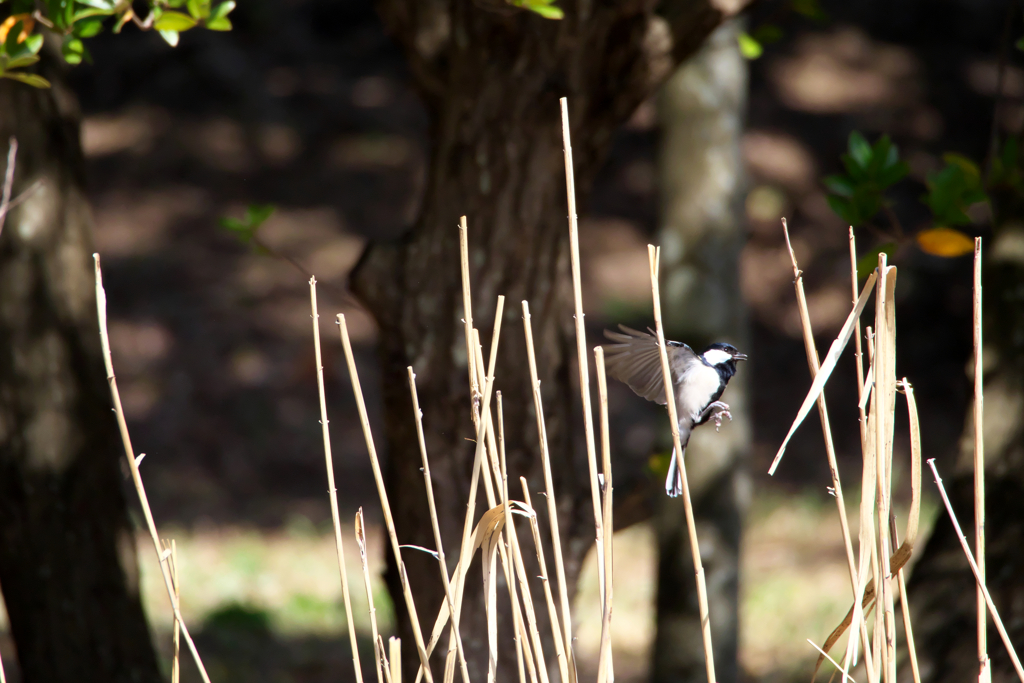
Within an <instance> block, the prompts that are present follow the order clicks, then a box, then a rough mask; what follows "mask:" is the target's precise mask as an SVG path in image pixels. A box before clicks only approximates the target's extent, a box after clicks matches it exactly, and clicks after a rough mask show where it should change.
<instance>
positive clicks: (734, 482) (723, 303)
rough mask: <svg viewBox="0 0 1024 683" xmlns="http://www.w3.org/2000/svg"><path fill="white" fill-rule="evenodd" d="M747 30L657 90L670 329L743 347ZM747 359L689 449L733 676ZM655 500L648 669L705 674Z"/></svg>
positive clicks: (725, 673) (680, 562)
mask: <svg viewBox="0 0 1024 683" xmlns="http://www.w3.org/2000/svg"><path fill="white" fill-rule="evenodd" d="M739 30H740V26H739V23H738V21H737V20H731V21H728V22H726V23H725V24H723V25H722V26H721V27H719V28H718V29H717V30H716V31H715V32H714V33H713V34H712V35H711V37H710V38H709V39H708V41H707V42H706V43H705V44H704V46H703V47H702V48H701V49H700V51H698V52H697V54H696V55H694V57H693V58H692V59H690V60H689V61H688V62H686V63H685V64H683V65H682V66H681V67H679V69H677V70H676V72H675V73H674V74H673V75H672V77H671V78H669V80H668V81H667V82H666V83H665V85H664V86H662V89H661V91H660V93H659V96H658V114H659V121H660V124H661V131H662V138H661V143H660V150H659V157H660V160H659V164H660V169H659V178H660V185H659V190H660V192H661V228H660V231H659V238H660V242H661V245H662V257H661V258H662V264H663V265H662V281H663V283H664V285H663V287H662V292H663V296H664V298H665V307H666V308H665V311H666V326H667V327H668V329H669V330H670V332H671V334H670V335H669V336H670V337H671V338H672V339H681V340H685V341H686V342H688V343H689V344H691V345H692V346H694V348H697V349H700V348H702V347H703V346H706V345H707V344H710V343H712V342H716V341H728V342H731V343H733V344H735V345H736V346H737V347H739V348H740V349H746V348H747V344H746V342H747V340H748V339H749V334H748V331H747V317H746V310H745V307H744V305H743V299H742V296H741V293H740V287H739V254H740V250H741V249H742V247H743V241H744V230H743V219H742V204H741V199H742V176H743V172H742V162H741V159H740V138H741V136H742V133H743V115H744V110H745V104H746V93H747V64H746V61H745V60H744V59H743V57H742V56H741V55H740V54H739V48H738V45H737V42H736V36H737V33H738V32H739ZM754 362H757V361H756V359H755V361H754ZM748 370H749V368H746V367H741V368H740V372H739V374H738V375H737V376H736V377H735V378H733V380H732V381H731V382H730V383H729V388H728V390H727V391H726V394H725V396H724V397H723V400H724V401H726V402H727V403H728V404H729V406H730V408H731V412H732V416H733V420H732V422H728V423H726V424H725V425H723V426H722V429H721V432H720V433H716V432H715V431H713V430H712V429H711V428H710V427H705V428H703V429H699V430H697V431H695V432H694V434H693V436H692V437H691V439H690V443H689V445H688V446H687V449H686V466H687V470H688V475H689V481H690V488H691V491H692V494H693V500H694V516H695V519H696V522H697V526H698V530H697V533H698V535H699V536H700V538H701V540H702V542H701V546H702V548H701V561H702V562H703V564H704V568H705V572H706V575H707V585H708V603H709V606H710V609H711V612H710V617H711V629H712V637H713V640H714V644H715V672H716V674H717V675H718V680H719V681H721V682H722V683H730V682H733V681H735V680H736V678H737V673H738V667H737V652H738V644H739V639H738V622H739V556H740V547H739V546H740V532H741V526H742V520H743V515H744V512H745V510H746V507H747V504H748V502H749V498H750V480H749V473H748V472H747V470H746V467H745V458H746V455H747V452H748V448H749V444H750V416H749V412H748V401H747V382H746V378H747V376H748V372H747V371H748ZM657 509H658V512H657V515H656V517H655V524H656V527H657V530H658V555H659V563H658V600H657V615H658V616H657V619H658V629H657V637H656V639H655V644H654V661H653V670H652V676H651V679H652V680H653V681H655V682H656V683H666V682H668V681H673V682H675V681H704V680H705V679H706V677H707V674H706V670H705V665H704V649H703V647H702V645H701V635H700V619H699V610H698V607H697V588H696V585H695V584H694V580H693V560H692V558H691V550H690V543H689V537H688V534H687V531H686V517H685V515H684V512H683V507H682V500H681V499H672V498H667V497H662V498H661V503H660V504H659V505H658V506H657ZM705 541H706V543H705Z"/></svg>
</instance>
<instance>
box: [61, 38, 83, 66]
mask: <svg viewBox="0 0 1024 683" xmlns="http://www.w3.org/2000/svg"><path fill="white" fill-rule="evenodd" d="M61 54H63V55H64V61H65V62H67V63H68V64H81V63H82V58H83V57H84V56H85V45H84V44H83V43H82V41H81V40H79V39H78V38H75V37H73V36H65V37H64V43H63V44H62V45H61Z"/></svg>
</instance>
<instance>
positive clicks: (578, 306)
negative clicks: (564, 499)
mask: <svg viewBox="0 0 1024 683" xmlns="http://www.w3.org/2000/svg"><path fill="white" fill-rule="evenodd" d="M558 102H559V105H560V106H561V109H562V144H563V146H564V151H565V194H566V198H567V200H568V204H569V253H570V258H571V261H572V291H573V301H574V304H575V311H576V313H575V316H574V318H575V321H576V356H577V358H578V359H579V371H580V396H581V398H582V399H583V428H584V431H585V433H586V437H587V466H588V467H589V468H590V497H591V501H592V502H593V505H594V531H595V539H594V542H595V544H596V545H597V574H598V584H599V585H600V588H601V606H602V608H603V607H604V593H605V575H604V538H603V537H604V530H603V528H602V526H601V493H600V487H599V486H598V483H597V449H596V447H595V446H594V413H593V411H592V410H591V408H590V367H589V363H588V358H587V330H586V326H585V325H584V324H583V289H582V287H581V285H580V238H579V225H578V223H577V219H576V179H575V175H574V174H573V164H572V142H571V140H570V135H569V101H568V100H567V99H566V98H564V97H563V98H561V99H559V100H558Z"/></svg>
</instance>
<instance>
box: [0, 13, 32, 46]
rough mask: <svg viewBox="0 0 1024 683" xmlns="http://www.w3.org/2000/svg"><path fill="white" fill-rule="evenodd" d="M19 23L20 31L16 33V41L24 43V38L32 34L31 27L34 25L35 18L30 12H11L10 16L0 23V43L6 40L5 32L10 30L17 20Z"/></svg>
mask: <svg viewBox="0 0 1024 683" xmlns="http://www.w3.org/2000/svg"><path fill="white" fill-rule="evenodd" d="M19 21H20V22H22V23H21V33H19V34H18V42H19V43H24V42H25V39H26V38H28V37H29V36H30V35H31V34H32V28H33V27H34V26H35V25H36V20H35V19H33V18H32V15H31V14H12V15H11V16H9V17H7V18H6V19H4V21H3V23H2V24H0V43H3V42H5V41H6V40H7V34H8V32H10V30H11V29H12V28H14V25H15V24H17V23H18V22H19Z"/></svg>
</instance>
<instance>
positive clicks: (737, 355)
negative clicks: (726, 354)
mask: <svg viewBox="0 0 1024 683" xmlns="http://www.w3.org/2000/svg"><path fill="white" fill-rule="evenodd" d="M732 359H733V360H746V359H747V354H745V353H734V354H733V355H732Z"/></svg>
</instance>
